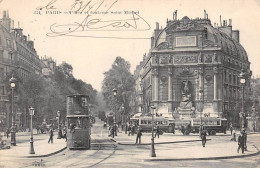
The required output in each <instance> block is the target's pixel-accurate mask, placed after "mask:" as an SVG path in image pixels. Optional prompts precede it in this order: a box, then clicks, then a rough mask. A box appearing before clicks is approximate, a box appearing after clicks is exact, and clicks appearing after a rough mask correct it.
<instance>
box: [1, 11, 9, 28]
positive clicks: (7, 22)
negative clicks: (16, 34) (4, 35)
mask: <svg viewBox="0 0 260 171" xmlns="http://www.w3.org/2000/svg"><path fill="white" fill-rule="evenodd" d="M2 25H3V26H4V27H5V28H6V29H7V30H8V32H10V29H11V19H10V18H8V17H7V14H6V11H3V18H2Z"/></svg>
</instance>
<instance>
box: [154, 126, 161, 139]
mask: <svg viewBox="0 0 260 171" xmlns="http://www.w3.org/2000/svg"><path fill="white" fill-rule="evenodd" d="M156 135H157V136H158V138H159V136H160V128H159V126H156V132H155V137H156Z"/></svg>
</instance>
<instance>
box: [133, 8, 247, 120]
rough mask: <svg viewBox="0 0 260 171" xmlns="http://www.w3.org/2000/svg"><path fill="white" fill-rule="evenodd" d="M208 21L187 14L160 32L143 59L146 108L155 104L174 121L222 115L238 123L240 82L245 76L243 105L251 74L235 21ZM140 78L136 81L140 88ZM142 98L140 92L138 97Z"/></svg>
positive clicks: (205, 18)
mask: <svg viewBox="0 0 260 171" xmlns="http://www.w3.org/2000/svg"><path fill="white" fill-rule="evenodd" d="M204 14H205V16H204V18H202V19H201V18H196V19H190V18H188V17H187V16H185V17H183V18H182V19H181V20H178V19H177V12H175V13H174V18H173V20H167V25H166V27H165V28H159V23H157V24H156V29H155V30H154V34H153V36H152V37H151V49H150V51H149V53H148V54H147V55H146V57H145V58H144V59H143V61H142V63H141V66H142V73H141V74H139V73H138V72H139V71H141V70H140V66H138V67H137V70H136V71H135V73H137V74H136V75H137V76H138V75H141V80H142V81H141V82H142V87H143V91H142V93H143V106H144V107H145V108H144V109H145V112H149V111H150V108H149V106H150V105H151V104H153V105H155V106H156V111H157V112H158V113H161V114H163V116H165V117H169V118H173V119H175V120H182V119H189V118H194V117H200V115H202V117H223V118H227V119H228V120H229V121H230V122H235V123H237V124H238V123H239V112H240V111H241V106H242V105H241V90H242V89H241V84H240V82H239V81H240V79H239V75H240V73H241V71H242V70H243V71H244V72H245V73H246V79H247V81H246V84H245V89H244V90H245V101H246V100H247V99H248V96H247V95H249V93H250V79H251V70H250V62H249V61H248V56H247V53H246V51H245V49H244V48H243V47H242V45H241V44H240V42H239V31H238V30H233V29H232V23H231V22H232V21H231V20H229V24H228V22H227V21H226V20H224V21H223V23H222V21H221V19H220V21H221V23H220V26H217V25H216V24H215V26H212V24H211V21H210V19H208V17H207V14H206V12H205V13H204ZM139 82H140V80H138V79H136V84H137V85H138V84H140V83H139ZM137 95H138V94H137Z"/></svg>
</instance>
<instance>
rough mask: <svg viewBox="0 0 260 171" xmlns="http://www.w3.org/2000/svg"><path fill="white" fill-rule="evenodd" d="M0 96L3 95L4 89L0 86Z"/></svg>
mask: <svg viewBox="0 0 260 171" xmlns="http://www.w3.org/2000/svg"><path fill="white" fill-rule="evenodd" d="M0 94H1V95H5V87H4V86H0Z"/></svg>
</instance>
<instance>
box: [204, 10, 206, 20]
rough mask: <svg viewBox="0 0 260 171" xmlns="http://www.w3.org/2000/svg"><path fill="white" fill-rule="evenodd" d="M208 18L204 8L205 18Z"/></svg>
mask: <svg viewBox="0 0 260 171" xmlns="http://www.w3.org/2000/svg"><path fill="white" fill-rule="evenodd" d="M206 18H207V13H206V10H204V19H206Z"/></svg>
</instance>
